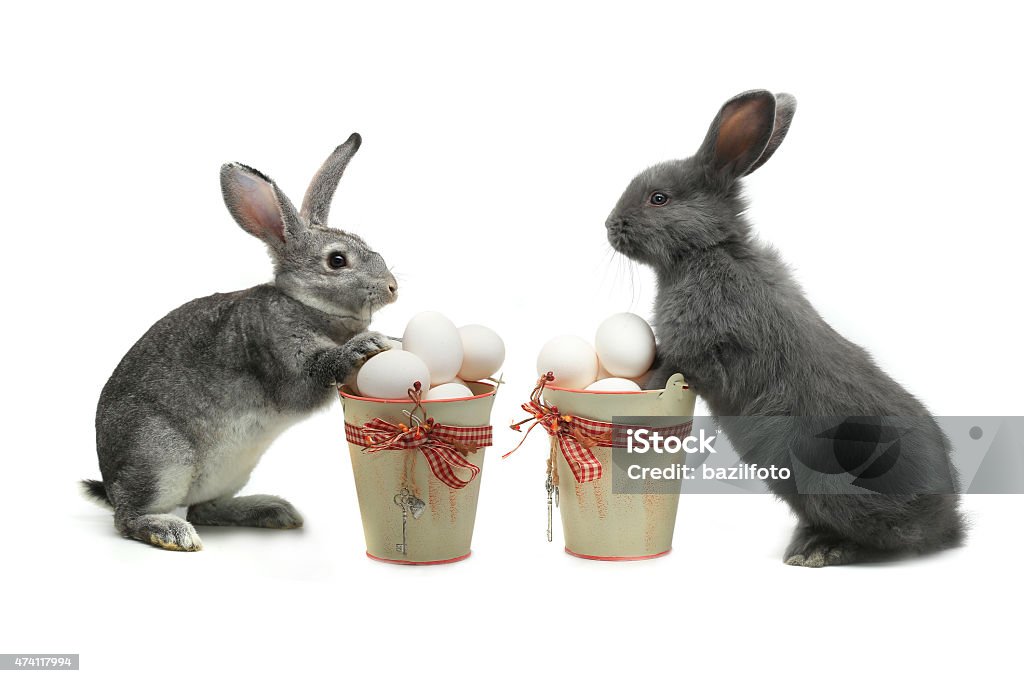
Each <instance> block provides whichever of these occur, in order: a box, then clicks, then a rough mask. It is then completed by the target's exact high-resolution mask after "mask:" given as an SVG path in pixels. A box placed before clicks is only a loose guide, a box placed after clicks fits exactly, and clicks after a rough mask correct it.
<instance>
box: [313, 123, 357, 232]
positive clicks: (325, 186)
mask: <svg viewBox="0 0 1024 683" xmlns="http://www.w3.org/2000/svg"><path fill="white" fill-rule="evenodd" d="M362 143H363V139H362V138H361V137H360V136H359V133H352V135H350V136H349V138H348V140H346V141H345V142H343V143H342V144H340V145H338V148H337V149H335V150H334V152H332V153H331V156H329V157H327V161H325V162H324V163H323V166H321V167H320V170H319V171H317V172H316V175H314V176H313V180H312V181H310V183H309V189H307V190H306V196H305V197H304V198H303V199H302V209H301V210H300V214H301V215H302V217H303V218H305V219H306V220H308V221H309V222H310V223H314V224H316V225H324V224H325V223H327V215H328V214H329V213H330V212H331V199H333V198H334V191H335V190H336V189H338V181H339V180H341V174H342V173H344V172H345V167H346V166H348V162H349V161H351V160H352V157H353V156H355V153H356V151H358V150H359V145H361V144H362Z"/></svg>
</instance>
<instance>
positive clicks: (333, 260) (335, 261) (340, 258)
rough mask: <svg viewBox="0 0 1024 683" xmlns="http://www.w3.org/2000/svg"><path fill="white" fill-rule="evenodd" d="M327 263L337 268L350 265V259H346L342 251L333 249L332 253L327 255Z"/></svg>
mask: <svg viewBox="0 0 1024 683" xmlns="http://www.w3.org/2000/svg"><path fill="white" fill-rule="evenodd" d="M327 265H329V266H330V267H331V268H334V269H335V270H337V269H338V268H344V267H345V266H346V265H348V261H346V260H345V255H344V254H342V253H341V252H340V251H332V252H331V255H330V256H328V257H327Z"/></svg>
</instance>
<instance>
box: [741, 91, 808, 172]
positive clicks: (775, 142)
mask: <svg viewBox="0 0 1024 683" xmlns="http://www.w3.org/2000/svg"><path fill="white" fill-rule="evenodd" d="M795 113H796V98H795V97H793V96H792V95H790V94H789V93H784V92H780V93H778V94H777V95H775V125H774V126H773V128H772V137H771V139H770V140H768V146H767V147H765V148H764V151H763V152H761V156H760V157H758V159H757V161H755V162H754V165H753V166H751V167H750V169H749V170H748V171H747V173H746V175H750V174H751V173H753V172H754V171H756V170H757V169H759V168H761V167H762V166H763V165H764V162H766V161H768V159H770V158H771V156H772V155H773V154H775V150H777V149H778V148H779V145H781V144H782V140H783V138H785V137H786V133H788V132H789V124H791V123H793V114H795Z"/></svg>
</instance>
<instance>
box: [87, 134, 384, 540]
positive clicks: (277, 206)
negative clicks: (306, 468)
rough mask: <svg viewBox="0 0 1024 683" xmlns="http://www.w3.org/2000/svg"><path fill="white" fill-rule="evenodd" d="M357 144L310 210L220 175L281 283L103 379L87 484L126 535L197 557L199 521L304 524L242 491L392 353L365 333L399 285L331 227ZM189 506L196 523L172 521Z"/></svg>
mask: <svg viewBox="0 0 1024 683" xmlns="http://www.w3.org/2000/svg"><path fill="white" fill-rule="evenodd" d="M360 142H361V139H360V137H359V135H357V134H353V135H352V136H351V137H350V138H349V139H348V140H347V141H346V142H345V143H344V144H342V145H341V146H339V147H338V148H337V149H336V150H335V151H334V153H333V154H331V156H330V157H328V159H327V161H326V162H324V164H323V166H322V167H321V168H320V170H319V171H318V172H317V173H316V175H315V176H314V177H313V181H312V183H310V186H309V189H308V190H307V191H306V196H305V199H304V200H303V202H302V209H301V210H300V211H296V210H295V208H294V207H293V205H292V203H291V202H290V201H289V200H288V198H287V197H286V196H285V195H284V194H283V193H282V192H281V191H280V190H279V189H278V187H277V185H276V184H275V183H274V182H273V181H272V180H271V179H270V178H268V177H266V176H265V175H263V174H262V173H260V172H259V171H256V170H255V169H252V168H249V167H248V166H243V165H242V164H226V165H224V166H223V167H222V168H221V171H220V182H221V190H222V191H223V194H224V201H225V203H226V204H227V207H228V210H229V211H230V212H231V215H232V216H233V217H234V219H235V220H236V221H237V222H238V224H239V225H240V226H241V227H242V228H243V229H244V230H246V231H247V232H249V233H251V234H252V235H255V236H256V237H258V238H260V239H261V240H263V242H264V243H266V245H267V247H268V248H269V252H270V256H271V258H272V260H273V262H274V278H273V281H272V282H270V283H269V284H263V285H259V286H256V287H253V288H251V289H246V290H243V291H240V292H232V293H229V294H214V295H212V296H208V297H204V298H201V299H196V300H195V301H191V302H189V303H187V304H185V305H184V306H181V307H180V308H178V309H176V310H174V311H171V312H170V313H168V314H167V315H166V316H165V317H164V318H163V319H161V320H160V321H158V322H157V323H156V324H155V325H153V327H151V328H150V329H149V331H148V332H146V333H145V334H144V335H143V336H142V338H141V339H140V340H139V341H138V342H137V343H136V344H135V346H133V347H132V348H131V350H129V351H128V353H127V354H126V355H125V357H124V358H123V359H122V360H121V363H120V364H119V365H118V366H117V368H116V369H115V370H114V373H113V375H111V377H110V379H109V380H108V381H107V384H106V386H105V387H104V388H103V392H102V393H101V394H100V399H99V406H98V408H97V411H96V450H97V453H98V455H99V463H100V471H101V472H102V475H103V481H102V482H100V481H94V480H85V481H83V482H82V485H83V488H84V490H85V492H86V493H87V494H88V495H90V496H92V497H94V498H96V499H98V500H100V501H101V502H104V503H107V504H109V505H110V506H111V507H112V508H113V510H114V525H115V526H116V528H117V530H118V531H119V532H121V534H122V535H124V536H125V537H128V538H134V539H138V540H140V541H144V542H146V543H150V544H152V545H155V546H159V547H161V548H167V549H169V550H199V549H201V548H202V544H201V542H200V540H199V536H198V535H197V534H196V532H195V529H194V528H193V526H192V525H193V524H196V525H203V524H210V525H227V526H256V527H269V528H277V529H293V528H297V527H300V526H302V517H301V515H299V513H298V511H296V509H295V508H294V507H292V505H291V503H289V502H288V501H286V500H283V499H281V498H278V497H276V496H269V495H250V496H237V497H236V496H235V494H236V493H237V492H238V491H239V490H240V489H241V488H242V487H243V486H244V485H245V483H246V481H248V479H249V475H250V473H251V472H252V470H253V468H254V467H255V466H256V464H257V462H258V461H259V459H260V456H261V455H262V454H263V452H264V451H265V450H266V449H267V447H268V446H269V445H270V443H271V442H272V441H273V440H274V439H275V437H277V436H278V435H279V434H280V433H281V432H282V431H283V430H285V429H286V428H288V427H289V426H291V425H292V424H294V423H295V422H297V421H299V420H301V419H303V418H304V417H306V416H308V415H309V414H310V413H312V412H313V411H315V410H317V409H319V408H324V407H326V406H327V405H329V403H330V401H331V400H332V399H333V400H336V391H335V388H334V387H335V385H336V383H338V382H341V381H343V380H344V378H345V377H346V376H348V375H349V374H350V373H352V372H353V371H354V370H355V369H356V368H358V367H359V366H360V365H361V364H362V363H363V362H364V361H365V360H366V359H367V358H368V357H370V356H372V355H374V354H376V353H378V352H380V351H383V350H385V349H387V348H388V343H387V341H386V339H385V337H383V336H381V335H380V334H377V333H376V332H367V331H366V329H367V326H368V325H369V323H370V316H371V315H372V314H373V313H374V311H376V310H377V309H379V308H380V307H382V306H384V305H386V304H388V303H390V302H392V301H394V300H395V298H396V296H397V289H398V286H397V284H396V282H395V278H394V276H393V275H392V274H391V272H390V271H389V270H388V268H387V266H386V265H385V264H384V259H383V258H381V256H380V254H378V253H376V252H375V251H372V250H371V249H370V247H369V246H367V244H366V242H364V241H363V240H362V239H360V238H359V237H357V236H356V235H353V234H351V233H348V232H342V231H341V230H335V229H332V228H328V227H325V225H324V224H325V222H326V221H327V215H328V211H329V210H330V205H331V198H332V197H333V195H334V191H335V189H336V188H337V185H338V181H339V179H340V178H341V175H342V173H343V172H344V170H345V167H346V166H347V165H348V162H349V160H350V159H351V158H352V156H353V155H354V154H355V152H356V150H358V149H359V145H360ZM179 506H188V514H187V520H188V521H186V520H184V519H181V518H180V517H177V516H175V515H174V514H171V513H172V511H173V510H174V509H175V508H176V507H179Z"/></svg>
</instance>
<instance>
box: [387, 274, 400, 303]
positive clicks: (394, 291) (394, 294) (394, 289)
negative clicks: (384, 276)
mask: <svg viewBox="0 0 1024 683" xmlns="http://www.w3.org/2000/svg"><path fill="white" fill-rule="evenodd" d="M388 291H389V292H390V293H391V300H392V301H394V300H395V299H396V298H398V281H397V280H395V277H394V276H393V275H392V276H391V277H390V278H389V279H388Z"/></svg>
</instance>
